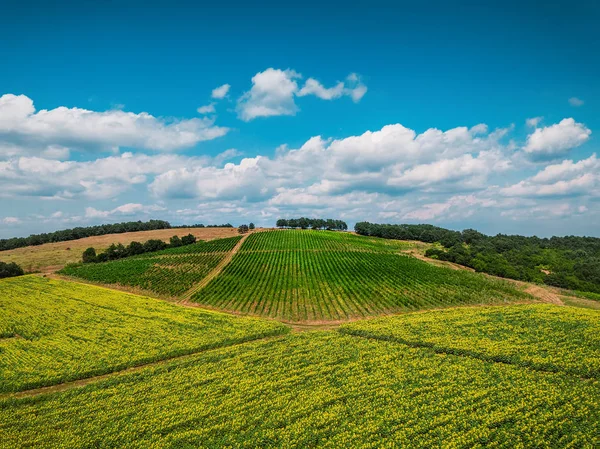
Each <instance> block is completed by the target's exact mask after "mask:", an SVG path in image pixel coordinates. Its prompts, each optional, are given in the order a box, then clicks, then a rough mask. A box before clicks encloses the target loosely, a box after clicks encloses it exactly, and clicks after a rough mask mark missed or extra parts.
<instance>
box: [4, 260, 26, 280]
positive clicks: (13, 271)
mask: <svg viewBox="0 0 600 449" xmlns="http://www.w3.org/2000/svg"><path fill="white" fill-rule="evenodd" d="M23 274H24V273H23V269H22V268H21V267H20V266H18V265H17V264H16V263H14V262H11V263H5V262H0V279H3V278H10V277H15V276H23Z"/></svg>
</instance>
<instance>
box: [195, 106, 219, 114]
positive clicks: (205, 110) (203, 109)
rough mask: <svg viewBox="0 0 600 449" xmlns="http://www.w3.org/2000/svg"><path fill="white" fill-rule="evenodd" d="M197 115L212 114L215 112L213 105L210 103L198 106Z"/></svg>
mask: <svg viewBox="0 0 600 449" xmlns="http://www.w3.org/2000/svg"><path fill="white" fill-rule="evenodd" d="M197 111H198V114H214V112H215V104H214V103H210V104H207V105H205V106H200V107H199V108H198V109H197Z"/></svg>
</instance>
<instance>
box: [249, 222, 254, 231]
mask: <svg viewBox="0 0 600 449" xmlns="http://www.w3.org/2000/svg"><path fill="white" fill-rule="evenodd" d="M254 228H255V226H254V223H250V224H249V225H248V229H250V230H251V231H252V230H254Z"/></svg>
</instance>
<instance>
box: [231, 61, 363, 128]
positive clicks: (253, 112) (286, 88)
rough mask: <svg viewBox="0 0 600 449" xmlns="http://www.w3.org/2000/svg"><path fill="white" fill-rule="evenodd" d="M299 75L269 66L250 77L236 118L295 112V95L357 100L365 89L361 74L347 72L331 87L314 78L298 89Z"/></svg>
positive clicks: (296, 109)
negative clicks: (248, 86)
mask: <svg viewBox="0 0 600 449" xmlns="http://www.w3.org/2000/svg"><path fill="white" fill-rule="evenodd" d="M300 79H302V75H301V74H299V73H298V72H296V71H294V70H291V69H287V70H281V69H274V68H268V69H267V70H265V71H264V72H259V73H257V74H256V75H254V77H252V88H251V89H250V90H249V91H248V92H246V93H244V94H243V95H242V96H241V97H240V98H239V99H238V104H237V109H236V110H237V113H238V117H239V118H240V119H242V120H244V121H250V120H253V119H255V118H257V117H272V116H279V115H295V114H296V112H297V111H298V106H297V105H296V102H295V97H304V96H307V95H314V96H316V97H317V98H320V99H322V100H333V99H336V98H340V97H342V96H344V95H346V96H349V97H351V98H352V100H353V101H354V102H358V101H360V100H361V98H362V97H363V96H364V95H365V93H366V92H367V87H366V86H365V85H364V84H363V83H362V82H361V80H360V77H359V76H358V75H357V74H355V73H353V74H350V75H349V76H348V77H347V78H346V81H345V82H341V81H338V82H337V83H336V84H335V85H334V86H333V87H329V88H327V87H325V86H323V84H321V83H320V82H319V81H317V80H316V79H314V78H308V79H307V80H306V82H305V83H304V86H303V87H302V88H301V89H299V86H298V80H300Z"/></svg>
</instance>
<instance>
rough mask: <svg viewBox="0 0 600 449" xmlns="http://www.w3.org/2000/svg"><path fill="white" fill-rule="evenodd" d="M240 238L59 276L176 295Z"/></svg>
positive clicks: (71, 270)
mask: <svg viewBox="0 0 600 449" xmlns="http://www.w3.org/2000/svg"><path fill="white" fill-rule="evenodd" d="M240 238H241V237H230V238H226V239H218V240H211V241H209V242H198V243H195V244H193V245H187V246H181V247H178V248H170V249H166V250H163V251H157V252H154V253H147V254H142V255H140V256H135V257H128V258H126V259H121V260H115V261H111V262H104V263H95V264H85V265H82V264H77V265H69V266H67V267H65V268H63V269H62V270H61V271H60V272H59V273H60V274H64V275H67V276H74V277H78V278H81V279H85V280H87V281H92V282H98V283H102V284H119V285H125V286H129V287H137V288H141V289H143V290H147V291H149V292H154V293H157V294H159V295H165V296H179V295H181V294H183V293H185V292H186V291H187V290H189V289H190V288H192V287H193V286H194V284H196V283H197V282H199V281H201V280H202V279H203V278H204V277H205V276H206V275H207V274H208V273H209V272H210V271H211V270H212V269H214V268H215V267H216V266H217V265H218V263H219V262H220V261H221V260H222V259H223V258H224V257H225V255H226V254H227V253H228V252H229V251H231V250H232V249H233V247H234V246H235V245H236V243H237V242H238V241H239V240H240Z"/></svg>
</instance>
